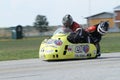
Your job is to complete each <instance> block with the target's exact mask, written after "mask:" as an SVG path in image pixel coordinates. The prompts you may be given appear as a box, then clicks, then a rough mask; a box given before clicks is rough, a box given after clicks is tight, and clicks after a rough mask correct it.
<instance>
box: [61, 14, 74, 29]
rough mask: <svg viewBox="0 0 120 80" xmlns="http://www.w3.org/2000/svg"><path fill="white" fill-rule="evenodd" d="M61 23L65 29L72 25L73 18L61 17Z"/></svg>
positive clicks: (68, 16)
mask: <svg viewBox="0 0 120 80" xmlns="http://www.w3.org/2000/svg"><path fill="white" fill-rule="evenodd" d="M62 23H63V25H64V26H65V27H70V26H71V25H72V24H73V18H72V16H71V15H70V14H67V15H65V16H64V17H63V20H62Z"/></svg>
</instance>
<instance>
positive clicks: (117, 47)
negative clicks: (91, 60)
mask: <svg viewBox="0 0 120 80" xmlns="http://www.w3.org/2000/svg"><path fill="white" fill-rule="evenodd" d="M100 44H101V52H105V53H106V52H120V33H108V34H107V35H105V36H103V38H102V40H101V43H100Z"/></svg>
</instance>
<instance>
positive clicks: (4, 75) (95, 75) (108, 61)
mask: <svg viewBox="0 0 120 80" xmlns="http://www.w3.org/2000/svg"><path fill="white" fill-rule="evenodd" d="M0 80H120V53H109V54H102V56H101V57H100V58H98V59H87V60H67V61H53V62H47V61H42V60H40V59H27V60H12V61H1V62H0Z"/></svg>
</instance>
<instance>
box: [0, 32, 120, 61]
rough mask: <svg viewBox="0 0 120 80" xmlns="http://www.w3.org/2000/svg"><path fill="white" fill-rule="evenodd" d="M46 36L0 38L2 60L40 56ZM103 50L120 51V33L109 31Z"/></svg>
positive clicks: (103, 41)
mask: <svg viewBox="0 0 120 80" xmlns="http://www.w3.org/2000/svg"><path fill="white" fill-rule="evenodd" d="M44 38H46V37H38V38H24V39H22V40H12V39H3V40H0V61H3V60H18V59H30V58H38V53H39V46H40V43H41V41H42V40H43V39H44ZM100 44H101V52H102V53H106V52H120V33H108V34H107V35H105V36H103V38H102V40H101V43H100Z"/></svg>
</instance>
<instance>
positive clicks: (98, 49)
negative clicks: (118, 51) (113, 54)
mask: <svg viewBox="0 0 120 80" xmlns="http://www.w3.org/2000/svg"><path fill="white" fill-rule="evenodd" d="M95 46H96V48H97V56H98V57H99V56H101V52H100V44H99V43H96V44H95Z"/></svg>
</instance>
